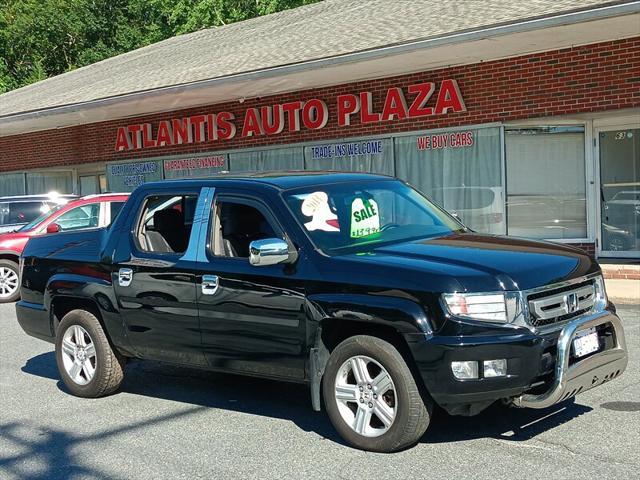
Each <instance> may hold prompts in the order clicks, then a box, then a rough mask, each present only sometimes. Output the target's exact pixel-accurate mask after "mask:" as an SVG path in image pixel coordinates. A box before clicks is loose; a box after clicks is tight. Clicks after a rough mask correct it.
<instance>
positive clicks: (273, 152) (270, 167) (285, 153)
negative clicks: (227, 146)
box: [229, 147, 304, 172]
mask: <svg viewBox="0 0 640 480" xmlns="http://www.w3.org/2000/svg"><path fill="white" fill-rule="evenodd" d="M229 167H230V170H231V171H232V172H269V171H278V170H302V169H304V161H303V157H302V147H285V148H271V149H268V150H255V151H249V152H238V153H231V154H229Z"/></svg>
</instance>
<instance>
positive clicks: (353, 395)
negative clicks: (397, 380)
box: [335, 355, 396, 437]
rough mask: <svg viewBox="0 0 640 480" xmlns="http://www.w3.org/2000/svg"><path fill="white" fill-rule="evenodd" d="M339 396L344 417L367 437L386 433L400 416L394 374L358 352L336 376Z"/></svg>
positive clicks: (339, 408)
mask: <svg viewBox="0 0 640 480" xmlns="http://www.w3.org/2000/svg"><path fill="white" fill-rule="evenodd" d="M335 399H336V402H337V404H338V411H339V412H340V415H341V417H342V420H344V422H345V423H346V424H347V425H349V426H350V427H351V429H352V430H354V431H355V432H356V433H358V434H359V435H362V436H365V437H378V436H380V435H382V434H384V433H385V432H387V431H388V430H389V428H390V427H391V425H392V424H393V421H394V420H395V417H396V389H395V386H394V384H393V380H392V378H391V375H389V373H388V372H387V370H386V369H385V368H384V367H383V366H382V365H381V364H380V363H378V362H377V361H375V360H374V359H372V358H370V357H366V356H363V355H358V356H355V357H351V358H349V359H348V360H347V361H346V362H344V363H343V364H342V366H341V367H340V370H339V371H338V375H337V376H336V381H335Z"/></svg>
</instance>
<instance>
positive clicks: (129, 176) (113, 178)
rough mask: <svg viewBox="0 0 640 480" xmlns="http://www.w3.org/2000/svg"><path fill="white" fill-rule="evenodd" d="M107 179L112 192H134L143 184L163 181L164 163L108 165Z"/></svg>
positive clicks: (142, 161) (138, 162) (155, 161)
mask: <svg viewBox="0 0 640 480" xmlns="http://www.w3.org/2000/svg"><path fill="white" fill-rule="evenodd" d="M107 178H108V181H109V190H111V191H112V192H132V191H133V190H135V188H136V187H138V186H140V185H142V184H143V183H147V182H155V181H158V180H162V161H160V160H139V161H137V162H127V163H110V164H108V165H107Z"/></svg>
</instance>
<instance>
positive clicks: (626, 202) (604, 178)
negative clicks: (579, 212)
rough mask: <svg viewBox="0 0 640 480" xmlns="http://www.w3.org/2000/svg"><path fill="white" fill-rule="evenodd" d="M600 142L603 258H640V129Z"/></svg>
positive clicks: (611, 134)
mask: <svg viewBox="0 0 640 480" xmlns="http://www.w3.org/2000/svg"><path fill="white" fill-rule="evenodd" d="M599 140H600V209H601V210H600V211H601V225H600V229H601V242H602V243H601V245H602V247H601V250H602V255H603V256H614V257H635V258H637V257H640V128H627V129H624V128H623V129H618V130H611V131H606V132H600V138H599Z"/></svg>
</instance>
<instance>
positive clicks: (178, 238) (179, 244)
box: [136, 195, 198, 254]
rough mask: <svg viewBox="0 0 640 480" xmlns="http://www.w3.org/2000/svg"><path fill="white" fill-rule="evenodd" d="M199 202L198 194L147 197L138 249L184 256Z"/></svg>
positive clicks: (140, 221)
mask: <svg viewBox="0 0 640 480" xmlns="http://www.w3.org/2000/svg"><path fill="white" fill-rule="evenodd" d="M197 201H198V196H197V195H151V196H149V197H147V198H146V200H145V203H144V207H143V208H142V212H141V214H140V219H139V220H138V226H137V229H136V237H137V238H136V240H137V244H138V248H139V249H140V250H142V251H144V252H155V253H165V254H176V253H177V254H182V253H184V252H185V251H186V250H187V245H188V244H189V237H190V236H191V228H192V227H193V216H194V212H195V206H196V203H197Z"/></svg>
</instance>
